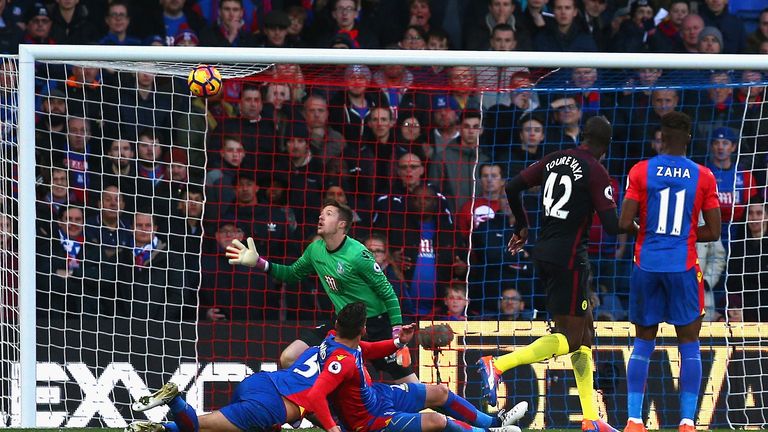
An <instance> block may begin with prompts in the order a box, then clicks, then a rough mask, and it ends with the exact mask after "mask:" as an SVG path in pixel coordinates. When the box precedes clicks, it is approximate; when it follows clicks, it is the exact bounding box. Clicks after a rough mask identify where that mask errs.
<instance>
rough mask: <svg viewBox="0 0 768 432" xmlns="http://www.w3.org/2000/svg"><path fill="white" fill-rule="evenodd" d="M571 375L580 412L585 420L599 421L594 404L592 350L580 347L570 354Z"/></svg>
mask: <svg viewBox="0 0 768 432" xmlns="http://www.w3.org/2000/svg"><path fill="white" fill-rule="evenodd" d="M571 363H572V364H573V375H574V376H575V377H576V389H577V390H578V391H579V401H580V402H581V411H582V412H583V413H584V419H585V420H599V417H598V414H597V406H596V404H595V395H594V391H595V387H594V378H593V374H592V348H590V347H588V346H584V345H582V346H580V347H579V349H577V350H576V351H574V352H573V354H571Z"/></svg>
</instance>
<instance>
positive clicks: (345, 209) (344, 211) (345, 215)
mask: <svg viewBox="0 0 768 432" xmlns="http://www.w3.org/2000/svg"><path fill="white" fill-rule="evenodd" d="M328 206H331V207H336V208H337V209H338V210H339V219H340V220H343V221H345V222H347V226H346V228H345V229H344V232H349V228H350V227H351V226H352V219H353V218H354V212H353V211H352V209H351V208H349V206H348V205H346V204H342V203H340V202H338V201H336V200H335V199H327V200H325V201H323V207H322V208H326V207H328Z"/></svg>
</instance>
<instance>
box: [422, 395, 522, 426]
mask: <svg viewBox="0 0 768 432" xmlns="http://www.w3.org/2000/svg"><path fill="white" fill-rule="evenodd" d="M422 385H423V384H422ZM425 387H426V390H427V391H426V393H427V395H426V396H427V397H426V403H425V407H426V408H432V409H434V410H437V411H439V412H442V413H443V414H446V415H448V416H450V417H453V418H454V419H456V420H461V421H463V422H465V423H469V424H471V425H473V426H477V427H480V428H496V427H500V426H509V425H511V424H514V423H516V422H517V421H519V420H520V419H521V418H523V416H524V415H525V413H526V412H527V411H528V402H525V401H523V402H520V403H518V404H517V405H515V406H514V407H513V408H512V409H511V410H509V411H504V410H501V411H499V415H498V416H496V417H494V416H489V415H488V414H486V413H484V412H481V411H479V410H478V409H477V408H475V406H474V405H472V404H471V403H469V401H467V400H466V399H464V398H463V397H461V396H459V395H457V394H456V393H454V392H452V391H450V390H449V389H448V387H447V386H445V385H442V384H436V385H426V386H425Z"/></svg>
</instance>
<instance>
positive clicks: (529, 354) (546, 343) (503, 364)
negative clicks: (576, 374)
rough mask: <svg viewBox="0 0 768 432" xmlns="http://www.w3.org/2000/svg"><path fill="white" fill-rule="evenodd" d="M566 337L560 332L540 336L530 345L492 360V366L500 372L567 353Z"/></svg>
mask: <svg viewBox="0 0 768 432" xmlns="http://www.w3.org/2000/svg"><path fill="white" fill-rule="evenodd" d="M568 351H569V348H568V339H567V338H566V337H565V335H564V334H562V333H554V334H551V335H546V336H542V337H540V338H538V339H536V340H535V341H533V342H532V343H531V344H530V345H527V346H524V347H522V348H520V349H518V350H515V351H512V352H511V353H509V354H504V355H503V356H501V357H497V358H496V359H495V360H494V362H493V363H494V366H496V369H498V370H500V371H501V372H505V371H508V370H510V369H512V368H514V367H517V366H520V365H525V364H531V363H536V362H540V361H542V360H546V359H548V358H551V357H554V356H559V355H563V354H568Z"/></svg>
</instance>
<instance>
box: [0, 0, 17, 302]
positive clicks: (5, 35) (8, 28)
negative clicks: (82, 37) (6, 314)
mask: <svg viewBox="0 0 768 432" xmlns="http://www.w3.org/2000/svg"><path fill="white" fill-rule="evenodd" d="M8 3H9V1H8V0H2V1H0V54H18V53H19V42H20V41H21V37H22V31H21V29H20V28H19V26H17V25H16V24H15V23H14V22H12V21H11V20H10V19H6V16H8V15H9V14H5V13H4V12H5V9H6V7H7V6H8ZM0 316H3V315H0Z"/></svg>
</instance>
